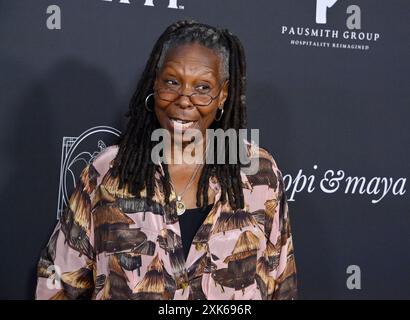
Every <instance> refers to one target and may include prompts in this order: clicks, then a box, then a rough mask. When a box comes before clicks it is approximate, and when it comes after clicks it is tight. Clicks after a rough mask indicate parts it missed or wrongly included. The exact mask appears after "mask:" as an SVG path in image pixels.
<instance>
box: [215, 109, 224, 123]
mask: <svg viewBox="0 0 410 320" xmlns="http://www.w3.org/2000/svg"><path fill="white" fill-rule="evenodd" d="M218 109H219V108H218ZM219 110H222V111H221V115H220V116H219V118H218V119H217V118H216V117H215V120H216V121H219V120H221V118H222V115H223V114H224V109H223V108H222V109H219Z"/></svg>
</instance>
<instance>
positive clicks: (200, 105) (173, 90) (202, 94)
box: [154, 80, 226, 107]
mask: <svg viewBox="0 0 410 320" xmlns="http://www.w3.org/2000/svg"><path fill="white" fill-rule="evenodd" d="M225 82H226V80H225V81H224V82H222V83H221V84H220V86H219V91H218V93H217V95H216V96H215V97H213V96H211V95H210V94H207V93H198V92H192V93H191V94H183V93H179V92H178V91H177V90H175V89H171V88H165V87H160V88H158V89H156V90H154V92H155V93H156V94H158V98H159V99H161V100H163V101H168V102H174V101H177V100H178V99H179V98H180V97H181V96H185V97H188V98H189V100H190V101H191V103H192V104H193V105H194V106H195V107H207V106H209V105H210V104H211V103H212V101H214V100H215V99H216V98H218V96H219V95H220V94H221V91H222V89H223V85H224V84H225ZM160 90H165V91H171V92H175V93H176V94H177V97H176V98H175V99H174V100H167V99H163V98H161V97H160V96H159V91H160ZM195 95H200V96H204V95H205V96H208V97H210V98H211V101H209V103H208V104H195V103H194V102H193V101H192V99H191V97H192V96H195Z"/></svg>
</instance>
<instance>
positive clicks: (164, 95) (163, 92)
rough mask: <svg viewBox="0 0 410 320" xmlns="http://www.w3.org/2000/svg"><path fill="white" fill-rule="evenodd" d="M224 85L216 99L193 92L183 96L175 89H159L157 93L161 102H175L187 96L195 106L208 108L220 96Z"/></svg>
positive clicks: (205, 94)
mask: <svg viewBox="0 0 410 320" xmlns="http://www.w3.org/2000/svg"><path fill="white" fill-rule="evenodd" d="M222 85H223V83H222V84H221V85H220V88H219V91H218V94H217V95H216V96H215V97H212V96H211V95H209V94H207V93H200V92H193V93H191V94H182V93H179V92H178V91H177V90H175V89H173V88H159V89H157V90H155V93H156V94H157V95H158V97H159V98H160V99H161V100H164V101H168V102H174V101H176V100H177V99H179V97H180V96H186V97H188V98H189V99H190V100H191V102H192V104H193V105H194V106H196V107H206V106H209V105H210V104H211V102H212V101H213V100H215V99H216V98H217V97H218V96H219V94H220V93H221V91H222Z"/></svg>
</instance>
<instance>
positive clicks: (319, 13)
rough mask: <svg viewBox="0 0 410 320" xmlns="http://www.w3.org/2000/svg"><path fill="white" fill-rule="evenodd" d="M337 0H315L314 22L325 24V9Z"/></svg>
mask: <svg viewBox="0 0 410 320" xmlns="http://www.w3.org/2000/svg"><path fill="white" fill-rule="evenodd" d="M336 2H337V0H316V23H322V24H326V21H327V9H328V8H331V7H333V5H334V4H335V3H336Z"/></svg>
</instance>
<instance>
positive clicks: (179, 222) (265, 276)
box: [36, 20, 297, 300]
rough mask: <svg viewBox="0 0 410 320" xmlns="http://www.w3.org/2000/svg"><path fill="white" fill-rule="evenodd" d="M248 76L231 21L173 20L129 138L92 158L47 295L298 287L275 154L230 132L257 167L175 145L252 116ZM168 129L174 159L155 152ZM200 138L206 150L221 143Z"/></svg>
mask: <svg viewBox="0 0 410 320" xmlns="http://www.w3.org/2000/svg"><path fill="white" fill-rule="evenodd" d="M245 80H246V72H245V54H244V50H243V47H242V44H241V42H240V41H239V39H238V38H237V37H236V36H235V35H233V34H232V33H231V32H230V31H228V30H227V29H217V28H215V27H212V26H209V25H206V24H201V23H198V22H195V21H191V20H189V21H188V20H184V21H178V22H176V23H174V24H172V25H171V26H169V27H168V28H167V29H166V30H165V32H164V33H163V34H162V35H161V36H160V37H159V39H158V40H157V42H156V44H155V45H154V48H153V50H152V53H151V55H150V58H149V59H148V61H147V64H146V66H145V70H144V72H143V73H142V75H141V79H140V81H139V83H138V85H137V88H136V90H135V93H134V94H133V96H132V99H131V102H130V108H129V111H128V113H127V115H128V117H129V118H130V119H129V122H128V125H127V128H126V130H124V132H123V134H122V136H121V137H120V140H119V143H118V145H113V146H110V147H108V148H106V149H105V150H104V151H103V152H102V153H100V154H99V155H98V156H97V157H96V158H94V160H93V161H92V162H91V163H89V164H88V165H87V166H86V168H85V169H84V170H83V172H82V174H81V176H80V179H79V182H78V184H77V187H76V189H75V191H74V192H73V194H72V196H71V197H70V200H69V204H68V206H67V208H66V210H65V211H64V213H63V215H62V218H61V219H60V220H59V222H58V223H57V226H56V228H55V231H54V233H53V235H52V236H51V238H50V241H49V243H48V244H47V246H46V248H45V249H44V250H43V252H42V255H41V258H40V261H39V264H38V283H37V290H36V297H37V298H38V299H242V300H250V299H263V300H269V299H295V298H296V296H297V290H296V269H295V260H294V255H293V242H292V235H291V229H290V222H289V214H288V205H287V198H286V194H285V186H284V183H283V177H282V173H281V171H280V170H279V168H278V166H277V164H276V162H275V160H274V159H273V157H272V156H271V155H270V154H269V153H268V152H267V151H266V150H264V149H262V148H260V147H258V146H256V145H255V144H254V143H249V142H248V141H246V140H243V141H241V139H238V140H237V145H235V146H233V147H232V145H231V144H230V143H229V142H228V141H227V142H225V145H224V149H223V150H222V152H224V153H225V155H226V156H225V159H230V157H229V156H230V154H232V153H233V154H235V155H236V157H235V159H241V157H240V156H239V155H238V153H239V152H240V150H243V149H244V150H246V152H247V156H248V158H249V159H250V160H251V162H257V163H258V168H259V169H258V171H257V172H256V173H255V174H252V175H251V174H247V171H246V170H245V169H246V168H244V166H243V165H242V164H241V163H230V162H225V163H222V164H221V163H218V162H217V161H215V159H212V160H213V161H210V162H205V163H204V162H203V161H201V162H200V163H182V164H181V163H176V161H172V160H173V159H174V156H173V155H174V154H175V151H178V152H179V151H182V152H187V153H191V152H192V149H189V147H188V146H189V145H190V144H191V139H190V138H189V137H188V136H187V135H184V133H185V132H186V131H188V130H189V129H196V130H197V131H198V132H199V133H200V135H201V136H206V135H205V132H206V130H207V129H220V130H222V131H223V132H226V131H228V130H234V131H235V132H238V131H239V130H240V129H244V128H246V102H245ZM158 129H161V130H165V131H168V132H169V133H170V135H171V139H172V140H173V142H178V141H179V142H180V143H172V144H171V145H170V146H169V149H166V151H164V153H165V154H164V155H163V156H164V157H168V160H167V162H163V163H162V162H159V163H155V162H154V161H153V160H152V158H151V156H152V154H151V152H152V150H153V148H154V147H155V144H156V141H155V140H154V139H153V133H154V132H155V130H158ZM195 143H197V144H199V145H200V146H202V147H203V148H201V150H205V152H206V154H207V151H209V149H211V148H210V147H209V146H210V145H211V146H213V145H214V144H212V143H210V141H208V139H199V140H198V141H195ZM238 145H240V146H241V147H242V148H241V147H239V148H238ZM212 148H213V147H212ZM194 150H197V149H196V148H195V149H194ZM218 150H219V149H218ZM213 151H215V150H213ZM219 151H220V150H219ZM213 155H214V156H215V157H216V156H217V154H216V153H215V152H214V153H213ZM201 157H202V154H201ZM169 159H171V161H169ZM207 160H208V158H207Z"/></svg>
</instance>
